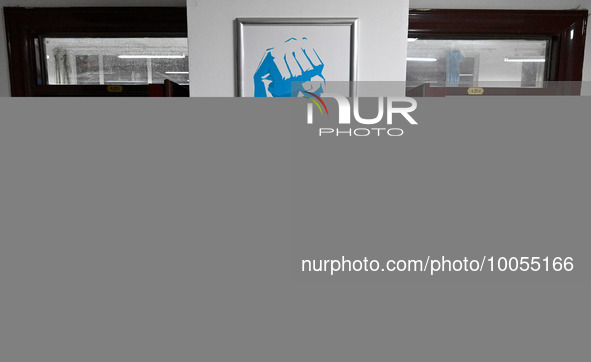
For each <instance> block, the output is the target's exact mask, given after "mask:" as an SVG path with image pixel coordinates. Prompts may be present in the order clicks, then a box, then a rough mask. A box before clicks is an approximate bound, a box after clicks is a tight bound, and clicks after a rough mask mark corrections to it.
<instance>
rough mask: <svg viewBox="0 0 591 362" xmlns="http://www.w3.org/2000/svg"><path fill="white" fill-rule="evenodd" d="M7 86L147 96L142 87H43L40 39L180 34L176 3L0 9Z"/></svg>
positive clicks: (22, 91) (33, 92)
mask: <svg viewBox="0 0 591 362" xmlns="http://www.w3.org/2000/svg"><path fill="white" fill-rule="evenodd" d="M4 17H5V22H6V35H7V40H8V58H9V67H10V86H11V93H12V96H14V97H19V96H20V97H23V96H25V97H26V96H109V95H115V96H147V95H148V86H147V85H145V86H144V85H128V86H124V87H108V86H104V85H96V86H93V85H79V86H76V85H47V84H46V82H45V79H46V77H45V70H44V66H45V62H44V61H43V60H42V59H41V57H42V54H43V52H42V49H40V46H39V44H43V43H42V39H43V38H44V37H48V36H52V37H186V36H187V11H186V8H182V7H114V8H108V7H104V8H96V7H86V8H20V7H7V8H4Z"/></svg>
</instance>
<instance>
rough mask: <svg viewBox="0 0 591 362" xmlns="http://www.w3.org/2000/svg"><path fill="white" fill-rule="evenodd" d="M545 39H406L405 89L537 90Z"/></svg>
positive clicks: (545, 53) (541, 80)
mask: <svg viewBox="0 0 591 362" xmlns="http://www.w3.org/2000/svg"><path fill="white" fill-rule="evenodd" d="M548 47H549V40H519V39H516V40H512V39H503V40H491V39H486V40H484V39H483V40H443V39H441V40H440V39H413V38H409V39H408V55H407V62H406V66H407V71H406V80H407V87H416V86H420V85H422V84H425V83H430V84H431V85H432V86H440V87H487V86H489V87H518V88H519V87H521V88H528V87H529V88H541V87H543V86H544V81H546V80H547V63H548Z"/></svg>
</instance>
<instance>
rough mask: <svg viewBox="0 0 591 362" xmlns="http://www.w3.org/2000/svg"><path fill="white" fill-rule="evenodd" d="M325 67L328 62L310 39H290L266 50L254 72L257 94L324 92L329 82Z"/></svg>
mask: <svg viewBox="0 0 591 362" xmlns="http://www.w3.org/2000/svg"><path fill="white" fill-rule="evenodd" d="M323 70H324V63H323V62H322V60H321V59H320V57H319V56H318V53H316V50H315V49H313V48H312V47H310V45H308V39H307V38H301V39H299V40H298V39H296V38H291V39H288V40H286V41H285V42H284V43H283V44H281V45H279V46H276V47H274V48H270V49H267V51H266V52H265V55H264V56H263V59H262V60H261V63H260V64H259V67H258V69H257V71H256V72H255V74H254V96H255V97H297V96H298V95H301V94H303V93H304V92H310V93H314V94H316V95H320V94H322V93H323V92H324V86H325V83H326V79H324V76H323V75H322V71H323ZM292 82H296V83H293V85H292ZM292 88H293V89H292Z"/></svg>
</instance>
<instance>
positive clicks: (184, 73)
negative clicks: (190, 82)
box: [164, 72, 189, 74]
mask: <svg viewBox="0 0 591 362" xmlns="http://www.w3.org/2000/svg"><path fill="white" fill-rule="evenodd" d="M164 73H166V74H189V72H164Z"/></svg>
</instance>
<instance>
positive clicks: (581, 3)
mask: <svg viewBox="0 0 591 362" xmlns="http://www.w3.org/2000/svg"><path fill="white" fill-rule="evenodd" d="M577 7H579V8H580V9H588V10H589V9H591V0H560V1H556V0H446V1H439V0H410V8H411V9H529V10H569V9H575V8H577ZM583 82H585V83H584V85H583V91H582V94H583V95H591V36H589V35H588V34H587V39H586V43H585V62H584V64H583Z"/></svg>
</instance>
